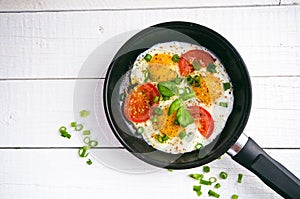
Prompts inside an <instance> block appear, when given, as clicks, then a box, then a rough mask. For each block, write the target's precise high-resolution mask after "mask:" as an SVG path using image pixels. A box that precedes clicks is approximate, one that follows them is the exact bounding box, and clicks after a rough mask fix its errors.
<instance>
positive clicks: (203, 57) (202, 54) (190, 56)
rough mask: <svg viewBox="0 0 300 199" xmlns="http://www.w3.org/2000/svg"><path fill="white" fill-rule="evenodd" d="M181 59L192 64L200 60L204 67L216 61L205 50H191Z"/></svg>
mask: <svg viewBox="0 0 300 199" xmlns="http://www.w3.org/2000/svg"><path fill="white" fill-rule="evenodd" d="M181 57H183V58H185V59H186V60H187V61H188V62H189V63H190V64H192V63H193V61H195V60H200V62H201V64H202V65H204V66H207V65H208V64H209V63H211V62H214V61H215V59H214V58H213V57H212V56H211V55H210V54H209V53H208V52H206V51H204V50H190V51H187V52H186V53H184V54H183V55H182V56H181Z"/></svg>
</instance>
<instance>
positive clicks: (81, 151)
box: [78, 146, 89, 158]
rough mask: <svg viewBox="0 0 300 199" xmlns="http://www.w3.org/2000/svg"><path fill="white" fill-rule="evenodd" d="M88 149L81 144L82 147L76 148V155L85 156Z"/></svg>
mask: <svg viewBox="0 0 300 199" xmlns="http://www.w3.org/2000/svg"><path fill="white" fill-rule="evenodd" d="M88 149H89V147H88V146H83V147H80V148H79V149H78V155H79V156H80V157H82V158H85V157H86V156H88V155H89V153H87V150H88Z"/></svg>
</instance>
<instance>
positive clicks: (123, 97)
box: [120, 93, 126, 101]
mask: <svg viewBox="0 0 300 199" xmlns="http://www.w3.org/2000/svg"><path fill="white" fill-rule="evenodd" d="M125 97H126V94H125V93H121V95H120V101H124V99H125Z"/></svg>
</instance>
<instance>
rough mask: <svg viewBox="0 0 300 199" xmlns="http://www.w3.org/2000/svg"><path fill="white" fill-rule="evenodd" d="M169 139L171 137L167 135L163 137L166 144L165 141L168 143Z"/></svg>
mask: <svg viewBox="0 0 300 199" xmlns="http://www.w3.org/2000/svg"><path fill="white" fill-rule="evenodd" d="M168 139H169V137H168V136H167V135H166V134H164V136H163V137H162V140H163V141H164V142H165V141H167V140H168Z"/></svg>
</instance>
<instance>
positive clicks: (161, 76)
mask: <svg viewBox="0 0 300 199" xmlns="http://www.w3.org/2000/svg"><path fill="white" fill-rule="evenodd" d="M148 70H149V72H150V79H151V80H152V81H156V82H162V81H170V80H172V79H174V78H175V77H176V76H177V73H176V70H175V66H174V63H173V61H172V57H171V56H170V55H168V54H155V55H154V56H153V57H152V59H151V61H150V62H149V66H148Z"/></svg>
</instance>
